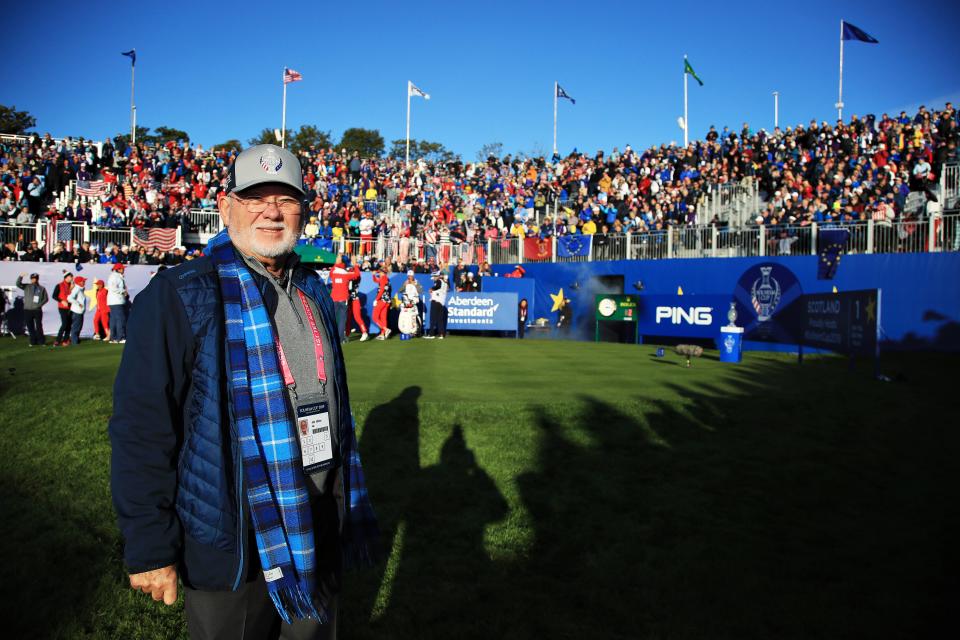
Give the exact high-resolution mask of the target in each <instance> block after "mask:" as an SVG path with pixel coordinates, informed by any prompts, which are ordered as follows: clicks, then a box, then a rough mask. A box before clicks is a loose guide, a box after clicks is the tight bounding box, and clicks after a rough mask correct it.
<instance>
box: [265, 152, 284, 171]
mask: <svg viewBox="0 0 960 640" xmlns="http://www.w3.org/2000/svg"><path fill="white" fill-rule="evenodd" d="M260 166H261V167H262V168H263V170H264V171H266V172H267V173H270V174H276V173H279V172H280V167H282V166H283V160H281V159H280V156H279V155H278V154H277V152H276V151H274V150H273V149H270V150H268V151H267V152H266V153H264V154H263V155H262V156H260Z"/></svg>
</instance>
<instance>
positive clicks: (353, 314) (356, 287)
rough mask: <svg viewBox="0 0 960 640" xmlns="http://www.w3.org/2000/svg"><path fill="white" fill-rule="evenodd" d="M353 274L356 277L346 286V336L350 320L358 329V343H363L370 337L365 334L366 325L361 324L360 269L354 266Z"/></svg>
mask: <svg viewBox="0 0 960 640" xmlns="http://www.w3.org/2000/svg"><path fill="white" fill-rule="evenodd" d="M353 272H354V274H355V276H356V277H353V278H351V279H350V281H349V283H348V286H349V289H350V309H349V311H350V313H349V314H348V316H347V336H348V337H349V335H350V332H351V331H352V329H351V328H350V320H351V318H352V319H353V322H355V323H356V324H357V326H358V327H360V342H364V341H366V340H369V339H370V335H369V334H368V333H367V325H366V324H365V323H364V322H363V307H362V305H361V304H360V268H359V267H357V266H356V265H354V267H353Z"/></svg>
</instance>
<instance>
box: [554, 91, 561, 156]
mask: <svg viewBox="0 0 960 640" xmlns="http://www.w3.org/2000/svg"><path fill="white" fill-rule="evenodd" d="M559 84H560V83H559V82H558V81H556V80H555V81H554V82H553V155H557V87H558V86H559Z"/></svg>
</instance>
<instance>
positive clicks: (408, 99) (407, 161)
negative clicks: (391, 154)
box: [404, 80, 411, 167]
mask: <svg viewBox="0 0 960 640" xmlns="http://www.w3.org/2000/svg"><path fill="white" fill-rule="evenodd" d="M410 84H411V82H410V81H409V80H407V153H406V157H405V160H404V162H405V164H406V166H408V167H409V166H410Z"/></svg>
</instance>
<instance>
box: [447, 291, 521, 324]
mask: <svg viewBox="0 0 960 640" xmlns="http://www.w3.org/2000/svg"><path fill="white" fill-rule="evenodd" d="M518 304H519V302H518V300H517V294H516V293H493V292H486V293H454V294H451V295H450V297H448V298H447V330H449V331H516V330H517V305H518Z"/></svg>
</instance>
